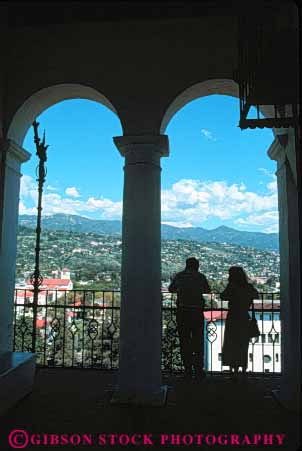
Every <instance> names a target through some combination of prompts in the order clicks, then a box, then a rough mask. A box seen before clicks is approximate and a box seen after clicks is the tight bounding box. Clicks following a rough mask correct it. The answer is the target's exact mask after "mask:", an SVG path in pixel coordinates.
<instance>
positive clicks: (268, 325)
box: [204, 300, 281, 373]
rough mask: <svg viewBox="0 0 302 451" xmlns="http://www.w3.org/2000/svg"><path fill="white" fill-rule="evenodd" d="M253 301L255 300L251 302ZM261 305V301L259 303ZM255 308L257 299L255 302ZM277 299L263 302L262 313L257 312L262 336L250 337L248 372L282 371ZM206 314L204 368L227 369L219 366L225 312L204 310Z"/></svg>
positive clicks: (212, 369) (278, 301) (220, 362)
mask: <svg viewBox="0 0 302 451" xmlns="http://www.w3.org/2000/svg"><path fill="white" fill-rule="evenodd" d="M254 302H255V301H254ZM259 304H260V305H261V303H260V302H259ZM255 307H256V308H257V301H256V302H255ZM279 307H280V300H277V301H276V302H274V309H276V311H265V310H271V308H272V303H271V302H268V303H265V304H263V312H256V313H255V316H256V319H257V322H258V327H259V329H260V332H261V335H260V337H258V338H253V339H252V340H251V342H250V345H249V349H248V368H247V371H253V372H264V373H270V372H274V373H280V372H281V332H280V311H279ZM204 317H205V368H206V369H207V370H211V371H219V372H220V371H228V370H229V367H228V366H223V365H222V360H221V357H222V356H221V351H222V346H223V337H224V330H225V320H226V317H227V312H226V311H218V310H217V311H212V312H211V311H206V312H204Z"/></svg>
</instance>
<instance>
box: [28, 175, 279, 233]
mask: <svg viewBox="0 0 302 451" xmlns="http://www.w3.org/2000/svg"><path fill="white" fill-rule="evenodd" d="M73 188H74V187H73ZM77 192H78V191H77ZM161 199H162V212H161V214H162V221H163V223H165V224H169V225H173V226H178V227H193V226H200V225H202V223H203V222H204V221H207V220H209V219H217V218H218V219H220V220H221V221H225V220H228V221H233V224H238V225H240V226H246V228H251V227H253V228H255V227H256V228H258V229H260V230H261V231H267V232H269V231H272V230H273V231H275V230H277V229H278V211H277V210H278V208H277V186H276V183H275V181H272V182H270V183H269V184H267V193H266V194H264V195H261V194H258V193H256V192H253V191H249V190H248V189H247V187H246V186H245V185H244V184H243V183H239V184H228V183H227V182H226V181H203V180H192V179H182V180H179V181H177V182H176V183H174V184H173V185H172V187H171V188H170V189H167V190H163V191H162V193H161ZM36 203H37V186H36V182H34V180H33V179H32V178H31V177H29V176H23V177H22V179H21V193H20V204H19V209H20V213H21V214H36V208H35V207H36ZM53 213H69V214H78V215H86V214H87V213H96V214H97V215H94V216H95V217H96V216H97V217H98V218H99V219H121V217H122V202H121V201H117V202H115V201H112V200H111V199H106V198H96V197H89V198H88V199H86V200H81V199H78V198H72V197H66V196H65V195H60V194H59V193H55V192H47V191H46V193H44V195H43V214H45V215H49V214H53Z"/></svg>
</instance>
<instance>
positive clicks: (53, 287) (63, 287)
mask: <svg viewBox="0 0 302 451" xmlns="http://www.w3.org/2000/svg"><path fill="white" fill-rule="evenodd" d="M63 275H64V276H65V277H66V276H68V278H63V277H62V276H63ZM15 288H16V290H17V292H16V298H17V299H16V301H17V303H18V304H24V303H30V302H33V291H32V290H33V285H32V284H31V282H30V280H27V281H26V283H25V284H24V285H22V286H19V285H16V287H15ZM72 289H73V282H72V281H71V280H70V272H69V271H68V270H64V272H63V271H62V272H61V278H60V279H59V278H58V279H47V278H45V279H43V283H42V285H41V286H40V290H41V291H40V292H39V296H38V303H39V304H46V299H47V301H55V300H56V299H60V298H61V297H63V296H64V293H65V292H66V291H67V290H72ZM24 290H26V291H24Z"/></svg>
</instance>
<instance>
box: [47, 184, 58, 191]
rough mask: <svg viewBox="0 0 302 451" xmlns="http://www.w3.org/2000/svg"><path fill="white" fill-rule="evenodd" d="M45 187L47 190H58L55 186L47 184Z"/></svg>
mask: <svg viewBox="0 0 302 451" xmlns="http://www.w3.org/2000/svg"><path fill="white" fill-rule="evenodd" d="M46 189H47V190H48V191H58V188H56V187H55V186H51V185H48V186H47V187H46Z"/></svg>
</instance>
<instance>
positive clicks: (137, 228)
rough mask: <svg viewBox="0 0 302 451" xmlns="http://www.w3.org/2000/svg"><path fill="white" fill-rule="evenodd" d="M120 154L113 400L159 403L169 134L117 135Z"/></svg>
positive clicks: (161, 392) (161, 390)
mask: <svg viewBox="0 0 302 451" xmlns="http://www.w3.org/2000/svg"><path fill="white" fill-rule="evenodd" d="M114 142H115V144H116V146H117V148H118V149H119V151H120V152H121V154H122V155H123V156H124V157H125V166H124V173H125V174H124V196H123V245H122V279H121V329H120V362H119V386H118V390H117V392H116V394H115V396H114V398H113V402H114V401H115V402H129V403H134V404H160V403H161V402H163V398H164V396H165V394H164V388H163V387H162V386H161V335H162V320H161V202H160V197H161V196H160V195H161V185H160V171H161V168H160V157H161V156H167V155H168V137H167V136H165V135H158V136H122V137H116V138H114Z"/></svg>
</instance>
